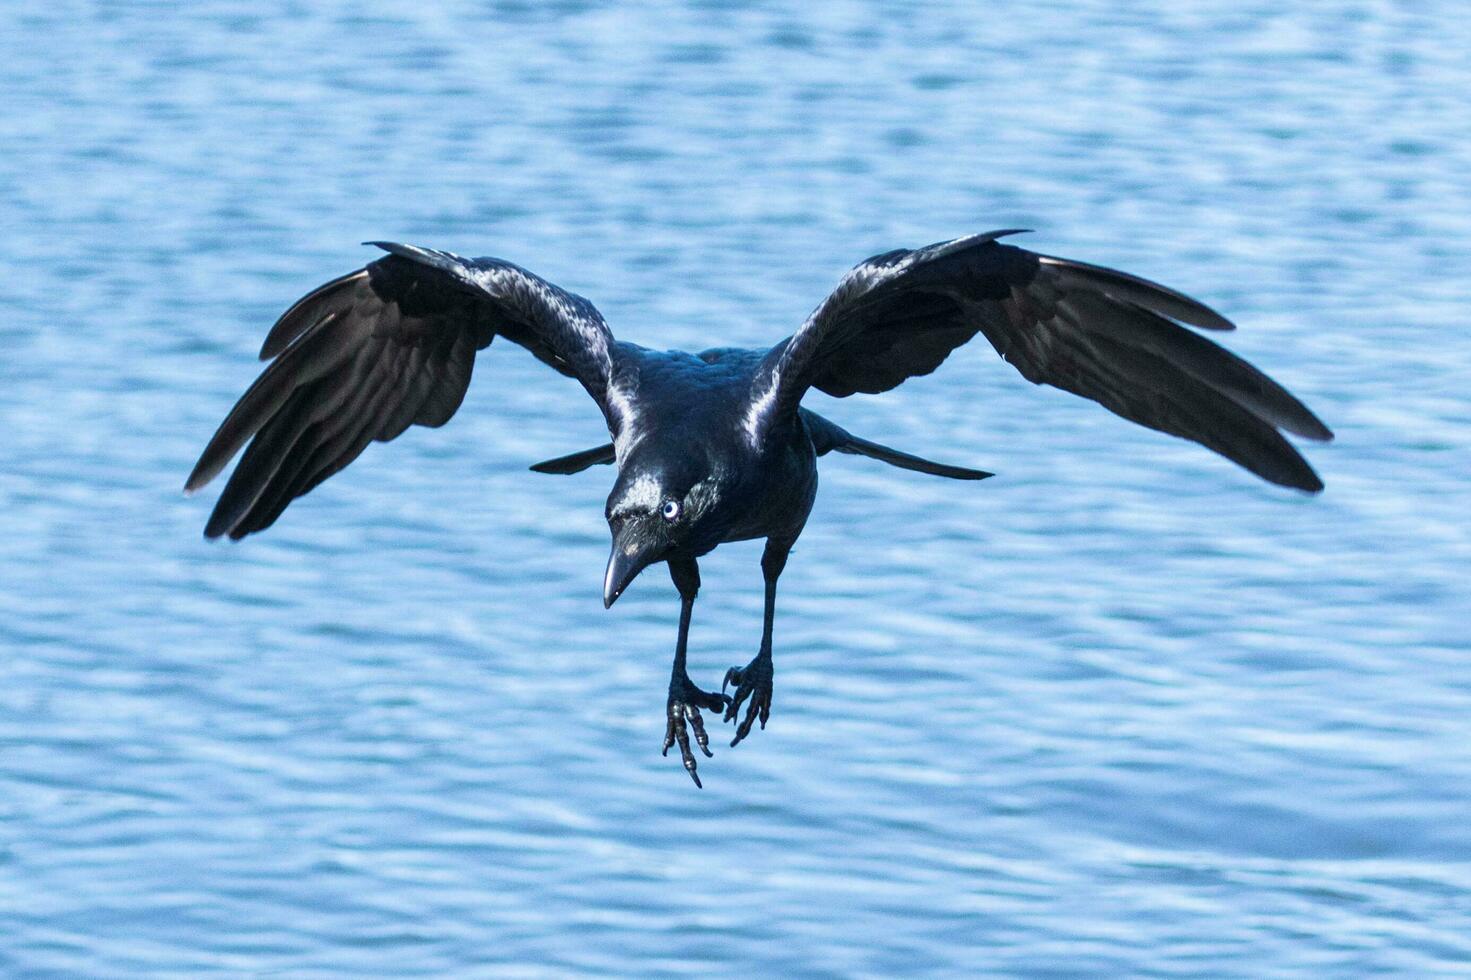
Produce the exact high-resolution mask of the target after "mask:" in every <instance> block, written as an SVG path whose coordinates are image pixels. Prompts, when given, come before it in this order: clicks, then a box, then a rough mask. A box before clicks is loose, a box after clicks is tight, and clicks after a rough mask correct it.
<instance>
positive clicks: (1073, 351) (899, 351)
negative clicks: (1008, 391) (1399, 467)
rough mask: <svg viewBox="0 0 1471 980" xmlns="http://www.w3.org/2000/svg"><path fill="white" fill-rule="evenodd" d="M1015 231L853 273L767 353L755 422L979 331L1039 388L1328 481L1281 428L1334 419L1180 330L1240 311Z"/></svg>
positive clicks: (912, 362) (864, 385) (855, 388)
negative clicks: (1029, 247) (1018, 241)
mask: <svg viewBox="0 0 1471 980" xmlns="http://www.w3.org/2000/svg"><path fill="white" fill-rule="evenodd" d="M1010 234H1015V231H993V232H987V233H986V234H983V235H972V236H970V237H968V238H960V239H956V240H955V241H951V242H941V243H938V244H935V245H930V246H928V247H926V248H921V249H916V250H913V251H910V250H907V249H900V250H898V251H894V252H887V253H885V254H883V255H877V256H874V257H873V258H871V259H869V260H868V261H866V262H863V263H861V264H859V265H858V266H856V267H855V268H853V269H852V270H851V271H850V272H849V273H848V274H847V275H846V276H844V277H843V280H842V282H840V283H839V284H838V288H837V289H836V290H834V291H833V293H832V295H830V296H828V298H827V299H825V300H823V302H822V305H820V306H819V307H818V308H817V309H816V310H814V311H813V313H812V315H811V316H810V317H808V318H807V322H806V323H804V324H803V325H802V328H801V329H800V330H798V331H797V333H796V334H794V335H793V336H792V337H790V338H788V339H787V340H786V341H784V342H783V343H782V344H779V345H777V346H776V347H775V348H773V349H772V350H771V352H770V353H769V354H768V355H767V358H766V361H765V362H764V363H763V365H762V370H761V371H760V372H758V375H757V379H756V382H755V385H754V387H753V390H752V401H751V406H750V415H749V416H748V423H749V424H748V429H749V430H750V431H751V432H752V433H753V434H754V433H756V432H757V431H759V429H760V427H761V426H762V425H764V423H765V420H767V419H769V418H775V417H777V416H778V415H779V414H781V413H785V412H792V411H795V409H796V406H797V403H798V402H799V401H800V400H801V398H802V395H803V394H804V393H805V392H806V391H807V389H808V388H809V387H816V388H818V389H820V390H822V391H825V392H827V393H828V394H830V395H835V396H837V397H840V398H841V397H844V396H847V395H851V394H853V393H855V392H869V393H873V392H880V391H888V390H889V389H890V388H894V387H896V386H897V385H899V384H901V383H902V382H903V381H905V380H906V379H908V378H912V377H915V376H917V375H922V374H929V373H930V372H931V371H933V370H935V368H937V367H939V366H940V364H941V362H943V361H944V360H945V358H946V357H948V356H949V354H950V352H951V351H953V350H954V349H955V348H957V347H959V346H960V345H961V344H964V343H965V342H966V341H968V340H970V339H971V338H972V337H974V336H975V335H976V334H977V333H982V334H984V335H985V337H986V339H987V340H989V341H990V342H991V345H992V346H993V347H995V348H996V350H997V351H998V352H999V353H1000V354H1001V356H1002V358H1003V359H1005V360H1006V361H1007V362H1008V363H1010V364H1011V365H1012V366H1014V367H1015V368H1016V369H1017V370H1018V371H1020V372H1021V374H1022V376H1023V377H1025V378H1026V379H1027V380H1028V381H1031V382H1033V383H1034V384H1049V385H1052V386H1054V387H1057V388H1061V389H1063V390H1064V391H1070V392H1073V393H1074V394H1077V395H1082V396H1083V397H1084V398H1089V399H1092V400H1093V401H1096V402H1098V403H1099V404H1101V405H1103V406H1104V407H1105V408H1107V409H1109V410H1110V411H1112V412H1114V413H1116V414H1118V415H1121V416H1123V417H1124V418H1126V419H1129V420H1130V421H1133V422H1138V423H1139V424H1141V425H1146V426H1148V427H1150V428H1151V429H1158V430H1159V431H1161V432H1168V433H1170V434H1171V435H1176V436H1181V437H1183V438H1186V439H1190V440H1193V441H1194V442H1198V443H1200V444H1201V445H1203V446H1205V447H1207V448H1208V449H1211V450H1214V451H1215V452H1217V453H1220V454H1221V455H1222V456H1225V457H1226V458H1227V459H1230V460H1232V461H1234V462H1236V463H1238V464H1240V465H1241V466H1244V467H1246V468H1247V469H1248V470H1250V471H1251V472H1253V473H1255V474H1257V475H1258V476H1260V477H1262V478H1263V479H1266V480H1270V481H1271V482H1273V483H1278V484H1282V485H1284V486H1290V487H1297V488H1299V489H1302V490H1308V491H1313V492H1316V491H1318V490H1321V489H1323V483H1322V481H1321V480H1320V479H1319V478H1318V475H1317V474H1316V473H1314V472H1313V470H1312V468H1311V467H1310V466H1308V464H1307V462H1306V461H1305V460H1304V459H1303V458H1302V456H1300V455H1299V454H1298V452H1297V450H1295V449H1294V448H1293V447H1292V446H1291V445H1290V444H1289V443H1288V442H1287V440H1286V439H1284V438H1283V437H1282V434H1281V432H1279V431H1278V430H1285V431H1287V432H1291V433H1293V434H1295V435H1299V436H1304V437H1306V438H1309V439H1320V440H1327V439H1331V438H1332V437H1333V434H1332V433H1331V432H1329V431H1328V428H1327V427H1326V426H1325V425H1323V423H1322V422H1320V421H1319V420H1318V418H1317V417H1316V416H1315V415H1313V413H1312V412H1310V411H1309V410H1308V409H1307V408H1306V407H1305V406H1304V405H1303V404H1302V403H1301V402H1299V401H1298V400H1297V399H1296V398H1294V397H1293V396H1292V395H1291V394H1289V393H1288V392H1287V391H1286V389H1284V388H1283V387H1282V386H1281V385H1279V384H1277V383H1276V382H1275V381H1273V380H1272V379H1271V378H1269V377H1267V376H1266V375H1265V374H1263V373H1262V372H1260V371H1258V370H1257V369H1256V368H1254V367H1252V366H1251V365H1250V364H1248V363H1246V362H1245V361H1243V360H1242V359H1241V358H1239V357H1237V356H1236V355H1234V354H1232V353H1230V352H1229V351H1227V350H1225V349H1224V348H1222V347H1219V346H1217V345H1216V344H1214V343H1212V342H1210V341H1209V340H1206V339H1205V338H1204V337H1202V336H1200V335H1199V334H1196V333H1194V332H1193V331H1191V330H1187V329H1186V328H1185V327H1183V326H1181V325H1180V324H1181V323H1188V324H1191V325H1193V326H1196V327H1204V328H1206V329H1209V330H1231V329H1234V328H1233V327H1232V325H1231V323H1230V322H1229V321H1227V320H1226V319H1225V318H1224V317H1222V316H1221V315H1220V314H1218V313H1216V312H1214V311H1213V310H1211V309H1209V308H1207V307H1205V306H1203V305H1202V304H1200V303H1197V302H1196V301H1195V300H1193V299H1190V298H1189V297H1188V296H1184V295H1182V294H1180V293H1177V292H1175V291H1174V290H1172V289H1167V288H1166V287H1164V286H1160V285H1157V284H1155V283H1152V282H1149V281H1147V280H1144V279H1139V278H1137V277H1135V276H1131V275H1128V274H1126V273H1123V272H1116V271H1114V270H1112V269H1104V268H1100V267H1099V266H1094V265H1087V264H1085V263H1082V262H1073V261H1070V260H1068V259H1060V258H1056V257H1054V256H1050V255H1039V254H1037V253H1034V252H1028V251H1026V250H1025V249H1021V248H1016V247H1014V246H1011V245H1003V244H1001V243H1000V242H998V241H997V239H998V238H1001V237H1003V236H1005V235H1010ZM1177 321H1178V322H1177Z"/></svg>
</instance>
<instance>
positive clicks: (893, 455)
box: [802, 408, 996, 480]
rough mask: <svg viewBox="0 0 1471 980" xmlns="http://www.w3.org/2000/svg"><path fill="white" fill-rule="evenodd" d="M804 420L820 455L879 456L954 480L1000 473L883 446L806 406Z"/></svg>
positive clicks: (919, 470) (976, 478)
mask: <svg viewBox="0 0 1471 980" xmlns="http://www.w3.org/2000/svg"><path fill="white" fill-rule="evenodd" d="M802 421H803V422H805V423H806V425H807V433H808V435H809V436H811V438H812V448H813V449H815V450H816V451H817V455H819V456H826V455H827V454H828V453H830V452H839V453H847V454H848V455H850V456H867V457H868V458H869V459H877V460H879V461H881V462H884V463H888V464H889V465H890V466H897V467H899V468H900V469H901V470H914V471H915V472H916V473H928V474H930V475H931V476H943V477H946V478H948V479H951V480H984V479H985V478H986V477H988V476H995V475H996V474H994V473H987V472H986V471H985V470H972V469H968V468H966V467H964V466H951V465H950V464H948V463H936V462H934V461H933V460H929V459H924V458H922V457H919V456H914V455H911V454H910V453H904V452H900V451H899V450H897V449H891V448H890V447H888V446H881V445H879V444H878V443H876V442H869V441H868V440H867V439H860V438H858V437H857V436H855V435H853V434H852V433H851V432H849V431H847V430H846V429H844V428H842V427H841V426H838V425H835V424H833V423H832V422H829V421H828V420H827V419H825V418H823V417H822V416H821V415H818V414H817V413H816V412H810V411H808V410H807V409H805V408H804V409H802Z"/></svg>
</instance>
